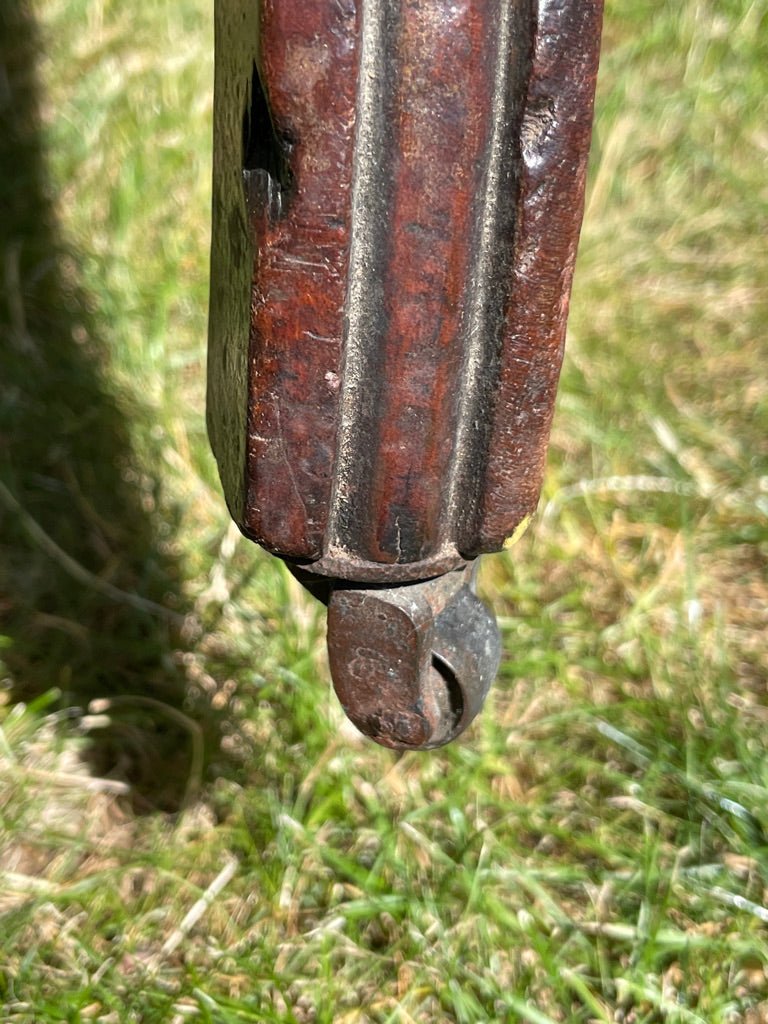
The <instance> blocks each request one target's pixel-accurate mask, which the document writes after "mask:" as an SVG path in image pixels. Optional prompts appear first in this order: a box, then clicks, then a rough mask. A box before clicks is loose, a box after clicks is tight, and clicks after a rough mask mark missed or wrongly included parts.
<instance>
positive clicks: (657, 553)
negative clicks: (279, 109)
mask: <svg viewBox="0 0 768 1024" xmlns="http://www.w3.org/2000/svg"><path fill="white" fill-rule="evenodd" d="M211 79H212V15H211V10H210V9H209V5H208V4H205V3H203V2H202V0H177V2H175V3H171V2H170V0H149V2H146V3H144V4H142V5H141V9H140V10H138V9H136V8H135V7H134V6H131V5H125V4H119V3H117V2H115V0H112V2H108V0H34V2H31V0H4V3H3V6H2V9H1V10H0V116H1V117H2V125H1V126H0V128H1V130H0V281H1V282H2V293H1V298H0V329H1V330H2V340H3V345H2V357H1V358H2V363H1V365H0V645H1V646H0V678H2V680H3V683H2V687H3V688H2V696H1V699H2V705H1V706H0V1007H2V1019H3V1020H8V1021H13V1022H17V1021H80V1020H101V1021H104V1022H110V1024H111V1022H118V1024H119V1022H122V1021H141V1022H144V1021H148V1022H149V1021H184V1020H187V1019H200V1020H206V1021H216V1022H219V1021H222V1022H223V1021H285V1022H318V1024H320V1022H330V1021H334V1022H336V1021H344V1022H349V1024H352V1022H367V1021H371V1022H376V1024H379V1022H385V1021H387V1022H402V1024H409V1022H412V1021H418V1022H433V1021H449V1022H461V1024H465V1022H466V1024H475V1022H480V1021H505V1022H506V1021H513V1022H517V1021H521V1022H531V1024H549V1022H553V1021H554V1022H570V1021H573V1022H591V1021H601V1022H616V1024H618V1022H623V1024H651V1022H678V1021H679V1022H685V1024H688V1022H703V1024H713V1022H723V1024H760V1022H765V1021H768V976H767V973H766V953H767V952H768V941H767V935H766V925H768V841H767V840H766V835H765V830H766V828H768V759H767V758H766V749H765V748H766V744H765V735H766V723H767V722H768V692H767V690H766V682H767V678H768V654H767V650H768V646H767V645H766V640H765V630H766V626H767V625H768V575H767V573H766V562H767V560H768V528H767V523H768V441H767V437H768V382H767V381H766V375H765V369H764V368H765V363H766V356H767V355H768V347H767V346H766V342H765V325H766V322H767V320H768V298H767V295H766V259H765V233H766V208H767V206H768V194H767V191H766V175H765V167H766V155H767V152H768V131H767V130H766V124H768V117H767V116H766V115H767V113H768V111H767V110H766V98H765V97H766V86H767V85H768V12H767V11H766V6H765V4H764V3H759V2H749V0H718V2H717V3H715V2H714V0H681V2H679V3H672V2H671V0H669V2H663V0H632V2H630V0H611V2H609V4H608V8H607V12H606V26H605V43H604V52H603V60H602V66H601V77H600V83H599V97H598V115H597V123H596V131H595V142H594V147H593V154H592V168H591V185H590V192H589V196H588V206H587V216H586V220H585V225H584V232H583V241H582V246H581V251H580V258H579V265H578V271H577V279H576V285H575V289H574V296H573V304H572V313H571V320H570V338H569V348H568V355H567V358H566V364H565V367H564V372H563V382H562V388H561V393H560V400H559V407H558V415H557V420H556V425H555V430H554V434H553V440H552V447H551V455H550V470H549V474H548V477H547V481H546V485H545V491H544V495H543V499H542V510H541V514H540V515H539V517H538V520H537V521H536V523H535V525H534V527H532V528H531V530H530V531H529V533H528V535H527V536H526V537H525V538H524V539H523V540H522V541H521V542H520V543H519V545H518V546H517V547H516V548H515V549H514V550H513V551H512V552H511V553H510V554H509V555H504V556H498V557H496V558H495V559H493V560H489V562H488V565H487V566H486V569H485V575H484V581H485V591H486V594H487V596H488V597H489V599H490V600H491V601H492V602H493V604H494V606H495V608H496V610H497V612H498V614H499V617H500V620H501V623H502V627H503V630H504V639H505V651H506V656H505V660H504V664H503V667H502V671H501V676H500V679H499V682H498V684H497V686H496V688H495V690H494V692H493V695H492V697H491V699H490V701H489V706H488V707H487V709H486V712H485V713H484V714H483V715H482V716H481V718H480V719H479V720H478V722H477V724H476V725H475V726H473V728H472V729H471V730H470V732H469V733H468V735H467V736H466V737H465V738H463V739H462V740H461V741H460V742H459V743H457V744H455V745H453V746H452V747H450V748H448V749H447V750H444V751H440V752H437V753H434V754H429V755H420V756H417V755H407V756H405V757H401V758H397V757H395V756H393V755H391V754H389V753H387V752H386V751H383V750H379V749H375V748H373V747H372V746H370V745H367V744H361V743H360V742H359V741H358V740H357V739H356V738H355V737H354V736H353V735H352V734H350V733H349V732H348V731H347V730H346V729H345V727H344V725H343V722H342V716H341V714H340V712H339V711H338V708H337V707H336V703H335V700H334V698H333V696H332V694H331V693H330V689H329V677H328V672H327V666H326V663H325V655H324V650H323V624H322V617H321V615H320V613H319V612H318V610H317V608H316V607H315V606H314V605H313V604H312V602H311V601H309V600H308V599H307V598H306V597H305V596H304V595H303V593H302V592H301V591H300V589H299V588H298V586H297V585H296V584H295V583H294V582H293V581H292V580H291V579H290V578H289V577H288V575H287V574H286V573H285V572H284V571H283V570H282V569H281V567H280V566H279V564H277V563H276V562H274V561H273V560H271V559H270V558H269V557H268V556H267V555H264V554H263V553H261V552H259V551H258V550H256V549H255V548H254V547H253V546H251V545H248V544H247V543H246V542H245V541H242V540H241V539H240V538H239V537H238V535H237V533H236V531H235V530H234V529H233V528H232V527H231V526H230V524H229V522H228V519H227V515H226V511H225V509H224V504H223V500H222V498H221V495H220V492H219V487H218V483H217V479H216V473H215V468H214V466H213V463H212V459H211V456H210V454H209V451H208V445H207V440H206V437H205V432H204V417H203V412H204V410H203V395H204V379H203V378H204V346H205V336H206V307H207V294H206V292H207V256H208V233H209V213H210V210H209V206H210V198H209V192H210V117H211ZM94 701H95V703H92V702H94ZM206 893H207V896H206V900H205V902H204V903H203V904H200V905H199V906H198V911H197V912H196V913H197V918H196V919H195V914H194V913H193V914H191V915H190V911H191V910H192V909H193V908H194V907H195V905H196V901H198V900H199V899H200V898H201V896H202V895H203V894H206Z"/></svg>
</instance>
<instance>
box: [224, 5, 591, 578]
mask: <svg viewBox="0 0 768 1024" xmlns="http://www.w3.org/2000/svg"><path fill="white" fill-rule="evenodd" d="M253 3H254V0H230V2H229V3H228V4H226V5H225V4H224V3H223V0H221V2H220V4H219V5H218V10H219V15H217V17H220V18H225V19H227V25H228V28H227V32H222V33H221V34H220V35H221V38H222V39H223V40H229V43H226V42H225V43H224V44H223V45H228V46H229V47H232V45H233V44H232V39H233V38H234V37H236V35H237V24H238V22H237V18H238V12H239V11H242V13H243V15H245V14H246V13H247V15H248V16H247V17H246V18H245V20H244V21H243V26H244V28H243V31H248V32H250V33H252V34H253V36H254V38H253V40H252V48H253V56H254V60H255V64H256V66H257V68H258V74H257V75H256V77H255V79H254V88H253V91H252V99H251V102H250V104H244V108H245V109H244V110H243V111H236V112H235V113H233V112H232V110H230V109H229V107H228V106H227V105H229V106H231V105H232V104H236V103H237V102H238V97H240V98H242V96H243V95H244V91H245V90H244V88H242V87H239V86H237V81H236V80H237V79H238V76H240V77H242V76H243V74H245V73H247V74H248V75H249V76H250V74H251V68H250V67H249V68H247V71H246V69H245V66H244V60H243V57H242V52H241V53H240V57H239V58H238V63H237V65H236V66H235V65H234V64H233V66H232V71H231V76H232V79H233V81H235V86H233V85H232V83H228V82H227V80H226V76H222V80H221V81H220V76H219V75H218V65H219V64H220V63H221V62H222V61H224V62H226V60H227V59H228V55H227V53H225V52H222V50H221V49H217V97H216V104H217V108H218V107H221V108H226V109H225V110H224V114H223V115H222V114H221V112H220V111H219V120H220V121H221V122H222V123H223V122H224V120H227V119H228V121H227V123H229V124H231V123H232V120H233V118H234V117H242V116H243V114H244V115H245V129H246V130H245V138H244V141H243V147H242V151H241V152H240V153H237V154H236V153H235V152H234V148H233V147H232V146H231V140H230V141H229V142H227V145H228V146H229V147H230V148H229V150H228V151H227V153H228V159H230V160H235V159H239V160H240V162H241V165H242V167H241V170H242V169H244V171H245V177H244V180H245V192H246V193H247V196H248V211H249V212H248V216H247V217H246V216H245V214H244V213H243V215H242V216H241V215H240V214H239V212H238V211H237V210H236V209H233V208H232V201H231V200H228V201H227V203H226V204H224V203H222V202H219V201H218V200H217V199H216V188H217V186H216V181H217V180H218V178H217V177H216V175H215V182H214V191H215V201H214V210H215V216H214V236H215V244H214V250H213V251H214V258H215V260H217V261H219V262H221V261H222V260H225V259H226V253H227V251H228V248H229V251H230V252H232V253H235V254H237V253H240V252H242V251H243V249H244V248H247V246H244V244H243V242H242V238H241V233H242V231H243V230H245V231H246V232H247V234H248V245H249V246H250V250H251V252H252V254H253V268H252V285H251V299H250V332H249V338H248V339H245V338H243V339H242V340H241V342H240V344H242V345H245V346H247V372H246V375H245V376H246V378H247V379H246V384H245V392H246V393H245V395H244V396H243V394H242V392H241V390H240V385H239V384H238V390H237V393H236V395H235V398H234V400H235V401H237V402H240V401H244V402H245V405H246V425H245V433H246V437H245V439H243V438H242V436H237V437H235V436H234V434H236V433H237V432H238V430H240V429H242V428H241V426H239V425H240V424H241V423H242V418H241V417H239V416H232V415H229V416H228V415H225V414H224V412H223V411H222V410H221V409H220V406H221V403H222V402H225V401H226V372H227V370H226V368H227V366H228V365H230V364H231V363H232V353H233V351H234V350H235V349H236V348H237V344H238V342H237V341H236V340H235V341H234V342H233V337H235V335H234V334H233V331H232V330H230V329H229V328H227V331H224V330H223V329H222V330H219V327H218V325H217V321H218V320H221V321H222V322H224V321H226V320H227V317H226V309H224V307H225V305H226V302H227V301H230V299H229V298H227V297H226V296H225V297H223V298H222V297H221V295H224V292H223V291H221V294H220V297H219V298H218V299H217V300H216V302H214V301H213V300H212V325H211V351H212V357H211V365H212V367H213V368H214V385H213V386H212V387H211V391H210V393H211V395H212V401H211V403H210V404H209V422H210V423H211V424H212V430H211V434H212V440H213V443H214V449H215V451H216V454H217V457H218V458H219V461H220V464H221V466H222V477H223V479H224V480H225V486H226V487H228V488H229V489H230V491H231V492H232V493H230V495H229V498H228V500H229V503H230V507H231V508H232V509H233V514H235V515H236V518H237V519H238V522H239V523H240V525H241V527H242V528H243V529H244V530H245V532H246V533H247V534H248V535H249V536H251V537H252V538H253V539H255V540H257V541H258V542H259V543H261V544H263V545H264V546H265V547H266V548H268V549H269V550H271V551H273V552H274V553H276V554H279V555H282V556H283V557H286V558H288V559H291V560H295V561H298V562H300V563H302V564H304V565H305V566H306V567H307V568H308V569H311V570H312V571H313V572H315V573H319V574H325V575H329V576H335V577H337V578H340V579H348V580H359V581H374V582H375V581H381V582H384V581H398V580H408V579H423V578H427V577H429V576H434V575H437V574H439V573H442V572H445V571H447V570H449V569H452V568H456V567H458V566H460V565H462V564H463V562H464V561H465V559H467V558H472V557H474V556H475V555H477V554H478V553H480V552H482V551H488V550H496V549H498V548H500V547H501V546H502V544H503V543H504V540H505V539H506V538H507V537H508V536H509V535H510V534H511V533H512V532H513V531H514V529H515V527H516V526H517V525H518V524H519V522H520V521H521V520H522V519H523V518H524V517H525V516H526V515H528V514H529V513H530V512H531V511H532V510H533V509H534V508H535V505H536V502H537V500H538V495H539V489H540V486H541V478H542V471H543V464H544V457H545V452H546V446H547V441H548V436H549V429H550V425H551V419H552V411H553V407H554V399H555V392H556V387H557V380H558V375H559V370H560V363H561V359H562V346H563V338H564V332H565V320H566V315H567V308H568V298H569V293H570V284H571V276H572V272H573V262H574V257H575V252H576V244H577V239H578V232H579V226H580V222H581V215H582V204H583V191H584V174H585V168H586V158H587V152H588V147H589V137H590V128H591V118H592V98H593V94H594V85H595V76H596V71H597V54H598V46H599V32H600V17H601V2H600V0H328V2H323V3H317V2H316V0H262V3H261V6H260V8H258V15H257V17H256V19H255V20H256V22H257V31H256V32H255V33H254V29H253V25H254V17H253ZM225 8H226V12H225V13H223V12H224V10H225ZM242 49H243V48H242V46H241V47H240V51H242ZM246 49H247V47H246ZM222 82H223V84H222ZM236 86H237V87H236ZM240 101H241V100H240ZM230 134H231V132H230ZM220 137H221V138H224V136H223V135H221V136H220ZM227 138H229V136H227ZM219 162H220V163H222V161H221V159H220V160H219ZM219 177H221V174H220V175H219ZM222 180H223V178H222ZM242 205H243V211H244V210H245V199H243V201H242ZM216 211H218V212H216ZM227 239H228V240H229V242H228V243H227ZM217 274H218V277H219V278H220V277H222V276H223V274H224V271H221V270H218V271H215V272H214V274H213V279H214V280H216V279H217ZM227 294H228V293H227ZM233 294H234V293H233ZM231 301H234V299H232V300H231ZM219 335H221V336H222V337H224V336H225V335H226V344H224V342H221V341H220V340H219ZM222 353H223V354H222ZM238 380H239V377H238ZM227 435H232V436H231V443H229V447H228V440H227ZM238 459H240V460H241V462H242V479H243V480H244V486H243V495H244V498H243V500H242V501H240V500H239V499H237V498H236V497H235V496H234V490H235V489H236V488H235V485H233V484H232V483H231V481H232V479H233V476H234V475H235V474H234V473H233V469H232V467H233V466H236V464H237V460H238ZM225 469H226V472H225Z"/></svg>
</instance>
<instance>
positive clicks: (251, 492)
mask: <svg viewBox="0 0 768 1024" xmlns="http://www.w3.org/2000/svg"><path fill="white" fill-rule="evenodd" d="M358 20H359V19H358V11H357V8H356V4H355V3H354V2H352V0H334V2H332V3H325V2H323V3H315V2H301V3H296V2H294V0H288V2H286V0H266V2H264V3H263V5H262V8H261V19H260V31H261V40H260V51H259V65H260V67H259V72H260V76H261V83H262V87H263V89H264V92H265V97H266V104H267V107H268V109H269V113H270V114H271V119H272V131H273V132H274V136H275V137H274V138H270V139H268V140H267V142H268V145H269V146H272V147H275V146H276V147H277V148H279V149H282V152H281V153H279V154H278V159H282V160H284V161H285V163H286V164H287V174H286V176H285V179H284V180H283V181H282V182H281V181H279V180H278V181H274V182H273V183H272V184H271V187H272V189H273V190H275V191H276V192H277V193H278V194H277V196H276V198H275V201H274V205H275V206H278V207H279V208H278V209H276V210H273V211H272V212H271V214H270V213H269V212H267V213H265V212H264V211H263V210H262V211H259V210H258V209H257V210H256V211H254V213H253V215H252V218H251V226H252V229H253V230H255V233H256V238H255V246H254V268H253V289H252V307H251V338H250V353H249V363H250V365H249V407H248V444H247V452H248V461H247V469H246V473H247V481H246V513H245V519H244V523H243V525H244V527H245V529H246V531H247V532H248V533H249V534H250V535H251V536H253V537H254V539H256V540H258V541H259V542H261V543H263V544H265V545H266V546H267V547H269V548H270V550H272V551H274V552H275V553H277V554H282V555H287V556H291V557H294V558H303V559H314V558H318V557H319V556H320V554H321V553H322V549H323V537H324V534H325V529H326V524H327V519H328V506H329V501H330V496H331V486H332V474H333V464H334V450H335V441H336V420H337V416H336V410H337V406H338V393H339V373H340V362H341V345H342V335H343V322H344V302H345V297H346V291H347V262H348V252H349V232H350V198H349V197H350V187H351V178H352V153H353V130H354V123H355V97H356V90H357V47H356V39H357V36H358ZM253 127H254V129H255V130H261V131H262V132H268V131H269V126H265V125H264V123H263V122H262V123H261V124H256V125H254V126H253ZM257 141H258V140H257ZM258 198H259V197H258V196H257V197H256V199H257V200H258Z"/></svg>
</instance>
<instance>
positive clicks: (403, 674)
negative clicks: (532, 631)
mask: <svg viewBox="0 0 768 1024" xmlns="http://www.w3.org/2000/svg"><path fill="white" fill-rule="evenodd" d="M472 571H473V570H472V569H471V568H470V567H468V568H467V569H465V570H458V571H455V572H450V573H447V574H446V575H444V576H438V577H437V578H435V579H432V580H426V581H424V582H422V583H411V584H406V585H404V586H399V587H380V588H376V589H368V588H363V587H360V588H357V587H351V586H349V585H347V586H342V585H337V586H335V587H334V588H333V590H332V594H331V599H330V604H329V607H328V655H329V658H330V663H331V674H332V676H333V683H334V687H335V689H336V693H337V695H338V697H339V700H340V701H341V704H342V706H343V708H344V710H345V711H346V713H347V715H348V716H349V718H350V719H351V720H352V721H353V722H354V724H355V725H356V726H357V727H358V728H359V729H360V730H361V731H362V732H364V733H365V734H366V735H367V736H370V737H371V738H372V739H375V740H376V741H377V742H378V743H382V744H384V745H385V746H388V747H398V748H403V749H409V748H415V749H419V750H426V749H429V748H430V747H439V746H442V745H443V744H445V743H448V742H450V740H452V739H454V737H456V736H458V735H459V733H461V732H462V731H463V730H464V729H465V728H466V727H467V726H468V725H469V723H470V722H471V721H472V719H473V718H474V717H475V715H476V714H477V713H478V711H479V710H480V708H481V707H482V704H483V701H484V700H485V696H486V694H487V692H488V688H489V687H490V685H491V683H492V681H493V678H494V676H495V675H496V671H497V669H498V667H499V658H500V656H501V645H500V642H499V634H498V630H497V629H496V623H495V620H494V618H493V616H492V615H491V613H490V612H489V611H488V609H487V608H486V607H485V605H484V604H483V603H482V601H480V600H479V599H478V598H477V596H476V595H475V593H474V589H473V586H472V580H471V578H470V577H471V573H472Z"/></svg>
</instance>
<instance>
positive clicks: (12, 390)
mask: <svg viewBox="0 0 768 1024" xmlns="http://www.w3.org/2000/svg"><path fill="white" fill-rule="evenodd" d="M2 20H3V24H2V36H1V38H2V53H1V54H0V56H1V58H2V59H1V60H0V70H1V71H2V96H1V97H0V105H1V106H2V130H1V131H0V194H2V197H3V198H2V215H1V216H0V252H1V253H2V272H3V278H2V283H3V288H2V304H1V305H0V330H2V339H3V345H2V375H1V376H0V633H2V642H3V660H4V662H5V663H6V665H7V667H8V670H9V672H10V673H11V678H12V680H13V683H12V687H11V690H10V693H9V695H10V697H11V699H12V700H19V699H24V700H29V699H32V698H35V697H40V696H41V695H43V694H46V693H49V692H50V691H55V693H56V698H55V699H56V703H57V704H59V705H60V706H62V707H67V706H80V707H83V706H85V705H86V704H87V703H88V701H89V700H90V699H93V698H97V697H98V698H105V697H113V696H117V695H121V698H122V699H123V700H125V699H126V697H127V695H138V694H141V695H147V696H149V695H151V696H153V697H154V698H155V699H158V700H161V701H168V702H169V703H170V704H171V705H172V706H174V707H175V706H179V705H180V704H181V702H182V700H183V692H184V686H185V677H184V673H183V671H182V670H181V668H180V666H178V665H177V664H175V659H174V651H175V648H176V647H177V646H178V645H179V644H180V643H182V642H183V641H182V640H181V634H182V633H183V624H184V612H185V604H186V599H185V597H184V595H183V594H182V592H181V572H180V568H179V564H178V557H177V554H176V552H175V551H174V549H173V543H172V539H173V535H174V530H175V528H176V526H177V523H176V521H175V519H174V517H173V515H172V514H171V516H169V515H168V511H169V509H168V507H166V509H165V510H164V513H165V514H164V517H163V519H162V520H161V519H160V517H159V516H158V515H157V513H156V508H157V504H158V492H159V491H160V489H161V488H162V486H163V482H162V480H160V479H153V478H152V477H151V476H150V475H148V474H147V473H146V472H142V471H141V470H140V468H139V466H138V464H137V459H136V452H135V446H134V443H133V437H132V435H131V431H130V429H129V426H128V423H129V421H130V420H131V419H138V420H143V421H144V422H146V421H147V420H148V419H149V413H148V410H146V409H145V408H143V407H142V397H141V395H140V394H138V393H129V392H127V391H125V390H123V391H120V390H118V389H117V388H116V387H115V383H114V380H113V379H112V378H111V377H110V370H111V359H110V355H111V353H110V351H109V348H108V346H107V344H106V343H105V341H104V338H103V337H102V336H101V333H100V330H101V325H100V317H101V315H102V312H101V309H100V308H99V305H98V299H97V298H96V297H94V296H93V295H92V294H89V293H88V292H87V290H86V289H85V287H84V285H83V266H82V264H83V260H84V257H83V255H82V254H81V253H80V252H79V251H78V250H77V248H75V247H74V246H73V244H72V243H71V242H65V241H64V239H63V238H62V235H61V231H60V228H59V225H58V213H57V209H56V202H55V198H56V190H57V187H58V186H57V183H55V182H54V180H53V178H52V175H51V172H50V167H49V164H48V160H47V153H46V150H45V147H44V144H43V141H42V138H41V131H42V124H41V112H40V103H41V100H40V95H39V86H38V78H37V65H38V61H39V60H40V59H41V57H42V49H41V40H40V37H39V33H38V31H37V27H36V24H35V21H34V17H33V12H32V10H31V8H30V5H28V4H26V3H23V2H20V0H19V2H17V0H8V3H6V4H5V5H4V7H3V12H2ZM170 511H171V513H172V509H171V510H170ZM138 711H139V716H138V717H139V721H135V722H134V723H133V724H132V726H131V728H128V727H127V726H126V727H125V728H124V729H119V730H117V731H116V730H115V729H112V730H110V731H109V733H107V734H104V735H103V736H102V737H100V740H99V742H98V743H96V744H95V745H94V747H93V749H92V750H91V752H90V753H91V755H92V757H93V758H94V760H95V763H96V764H97V765H98V766H99V767H100V768H101V769H104V768H108V767H111V766H110V765H109V760H110V758H111V756H112V752H111V750H110V748H111V746H112V745H113V744H115V743H116V744H118V746H121V747H122V748H123V749H121V750H120V752H119V754H115V756H116V757H119V758H121V759H122V768H123V770H124V771H125V770H127V773H128V775H130V776H131V781H132V783H133V784H134V785H135V786H137V787H138V788H139V789H140V790H141V789H142V788H143V789H145V790H146V789H147V785H148V784H149V785H150V786H151V788H153V789H154V791H155V792H154V794H153V796H152V797H149V794H148V791H147V792H145V793H144V797H145V798H146V799H149V800H150V801H151V803H150V806H151V805H152V804H154V801H155V799H157V805H159V806H168V805H169V803H170V805H172V804H173V801H174V794H173V791H174V788H176V789H178V779H177V780H176V783H177V785H176V787H174V784H173V780H172V779H171V776H172V775H173V774H174V770H173V766H172V762H173V760H174V758H175V750H176V748H178V746H179V735H178V733H179V726H178V724H176V725H174V723H173V721H172V720H171V721H168V720H167V718H166V719H164V718H163V717H162V716H161V717H160V718H159V719H158V721H157V722H156V723H154V724H153V725H150V724H149V722H148V719H147V715H146V714H141V708H138ZM134 717H135V716H134ZM129 741H130V742H129ZM131 745H132V746H133V747H135V748H136V749H130V747H131ZM158 758H160V759H161V760H162V761H163V762H164V768H163V772H164V775H166V773H167V775H166V778H167V779H168V781H169V782H170V783H171V785H170V790H168V791H166V788H165V787H160V788H158V787H157V784H156V783H157V770H158V763H157V762H158ZM169 762H171V764H169ZM176 774H178V773H176ZM176 799H178V793H177V794H176Z"/></svg>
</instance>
